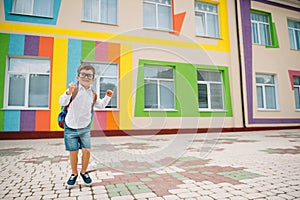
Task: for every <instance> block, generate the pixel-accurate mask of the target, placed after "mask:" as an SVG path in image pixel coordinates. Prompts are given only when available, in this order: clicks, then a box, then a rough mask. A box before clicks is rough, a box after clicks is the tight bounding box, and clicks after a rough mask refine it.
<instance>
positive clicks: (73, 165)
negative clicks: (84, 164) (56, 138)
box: [70, 150, 78, 175]
mask: <svg viewBox="0 0 300 200" xmlns="http://www.w3.org/2000/svg"><path fill="white" fill-rule="evenodd" d="M70 163H71V169H72V174H74V175H78V171H77V164H78V150H77V151H70Z"/></svg>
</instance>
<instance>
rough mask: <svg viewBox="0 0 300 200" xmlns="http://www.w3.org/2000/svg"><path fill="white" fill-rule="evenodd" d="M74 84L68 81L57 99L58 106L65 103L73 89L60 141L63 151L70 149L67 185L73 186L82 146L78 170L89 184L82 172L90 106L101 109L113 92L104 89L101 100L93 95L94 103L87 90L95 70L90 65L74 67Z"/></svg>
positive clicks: (86, 158)
mask: <svg viewBox="0 0 300 200" xmlns="http://www.w3.org/2000/svg"><path fill="white" fill-rule="evenodd" d="M77 73H78V74H77V77H76V80H77V81H78V83H79V84H78V87H77V86H76V84H75V83H73V82H72V83H70V84H69V86H68V89H67V91H66V92H65V93H64V94H62V95H61V96H60V98H59V103H60V105H62V106H66V105H68V103H69V102H70V99H71V97H72V93H73V92H74V91H75V92H77V94H76V96H75V98H74V99H72V102H71V103H70V105H69V108H68V113H67V115H66V118H65V128H64V141H65V147H66V150H67V151H69V152H70V164H71V168H72V175H71V176H70V178H69V180H68V181H67V186H68V187H69V188H71V187H73V186H74V185H75V183H76V179H77V177H78V171H77V164H78V150H79V149H82V169H81V172H80V175H81V177H82V179H83V181H84V182H85V184H87V185H90V184H92V179H91V178H90V176H89V174H88V173H87V172H86V170H87V167H88V164H89V160H90V148H91V141H90V140H91V138H90V123H91V119H92V111H93V108H92V107H93V106H95V107H96V108H104V107H105V106H106V105H107V104H108V103H109V101H110V99H111V97H112V95H113V92H112V91H111V90H107V91H106V96H105V97H104V98H103V99H100V98H99V97H98V98H97V100H96V102H95V104H94V92H93V90H92V89H91V84H92V83H93V82H94V76H95V69H94V67H93V66H92V65H90V64H82V65H80V66H79V68H78V70H77Z"/></svg>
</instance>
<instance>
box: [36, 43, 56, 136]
mask: <svg viewBox="0 0 300 200" xmlns="http://www.w3.org/2000/svg"><path fill="white" fill-rule="evenodd" d="M38 55H39V56H45V57H50V66H52V58H53V38H50V37H40V43H39V54H38ZM50 68H52V67H50ZM51 71H52V70H51ZM49 84H50V85H49V92H50V91H51V85H52V84H51V79H50V83H49ZM49 99H51V93H50V94H49ZM49 107H50V101H49ZM35 130H36V131H49V130H50V111H49V110H37V111H36V117H35Z"/></svg>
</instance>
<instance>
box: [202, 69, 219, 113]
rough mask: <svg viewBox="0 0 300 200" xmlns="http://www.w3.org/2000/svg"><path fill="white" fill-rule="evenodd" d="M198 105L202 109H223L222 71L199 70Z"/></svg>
mask: <svg viewBox="0 0 300 200" xmlns="http://www.w3.org/2000/svg"><path fill="white" fill-rule="evenodd" d="M197 76H198V77H197V79H198V106H199V109H201V110H206V109H207V110H223V109H224V101H223V99H224V98H223V84H222V73H221V72H212V71H200V70H199V71H198V72H197Z"/></svg>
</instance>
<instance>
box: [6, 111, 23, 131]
mask: <svg viewBox="0 0 300 200" xmlns="http://www.w3.org/2000/svg"><path fill="white" fill-rule="evenodd" d="M20 117H21V111H19V110H6V111H5V112H4V131H20Z"/></svg>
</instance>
